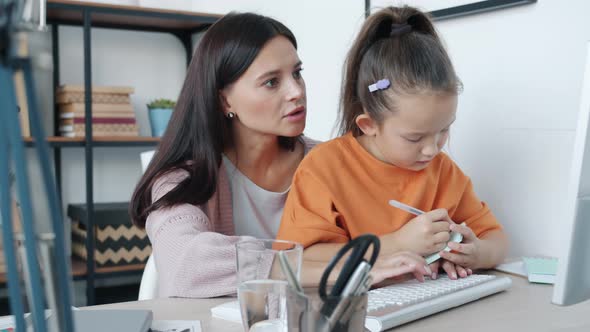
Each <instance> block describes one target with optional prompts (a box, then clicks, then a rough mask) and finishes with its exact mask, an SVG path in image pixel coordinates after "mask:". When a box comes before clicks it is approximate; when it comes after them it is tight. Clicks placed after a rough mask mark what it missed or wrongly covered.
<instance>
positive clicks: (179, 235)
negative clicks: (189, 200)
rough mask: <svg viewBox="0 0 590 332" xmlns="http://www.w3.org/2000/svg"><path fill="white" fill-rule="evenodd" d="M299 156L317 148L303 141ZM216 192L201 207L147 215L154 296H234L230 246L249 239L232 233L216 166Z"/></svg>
mask: <svg viewBox="0 0 590 332" xmlns="http://www.w3.org/2000/svg"><path fill="white" fill-rule="evenodd" d="M304 142H305V153H307V152H308V151H309V150H310V149H311V148H312V147H313V146H315V145H316V144H317V142H316V141H314V140H311V139H309V138H306V137H304ZM218 174H219V176H218V183H217V191H216V192H215V194H214V195H213V197H211V199H209V201H208V202H207V203H206V204H204V205H201V206H195V205H191V204H180V205H176V206H174V207H172V208H167V209H160V210H157V211H154V212H152V213H150V214H149V216H148V218H147V220H146V225H145V228H146V231H147V234H148V237H149V239H150V241H151V243H152V248H153V256H154V259H155V262H156V269H157V271H158V296H159V297H192V298H206V297H215V296H223V295H230V294H235V293H236V283H237V275H236V252H235V244H236V243H237V242H239V241H241V240H247V239H253V238H252V237H249V236H236V235H235V234H234V224H233V214H232V197H231V192H230V188H229V182H228V179H227V175H226V172H225V169H224V166H223V165H221V167H220V170H219V173H218ZM187 176H188V173H187V172H186V171H184V170H178V171H175V172H172V173H170V174H167V175H166V176H163V177H161V178H160V179H158V180H157V181H156V183H155V184H154V186H153V189H152V200H153V201H155V200H157V199H159V198H160V197H162V196H163V195H164V194H166V193H167V192H169V191H170V190H172V189H174V188H175V187H176V186H177V185H178V183H179V182H180V181H182V180H183V179H184V178H186V177H187Z"/></svg>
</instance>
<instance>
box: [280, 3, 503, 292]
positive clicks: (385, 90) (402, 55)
mask: <svg viewBox="0 0 590 332" xmlns="http://www.w3.org/2000/svg"><path fill="white" fill-rule="evenodd" d="M346 61H347V62H346V72H345V77H344V82H343V95H342V104H341V112H340V134H341V135H342V136H341V137H339V138H337V139H334V140H332V141H330V142H327V143H324V144H321V145H320V146H318V147H316V148H315V149H314V150H313V151H311V152H310V153H309V154H308V155H307V156H306V157H305V158H304V160H303V161H302V162H301V164H300V165H299V168H298V169H297V171H296V173H295V175H294V178H293V184H292V186H291V191H290V193H289V197H288V199H287V202H286V206H285V209H284V214H283V217H282V220H281V226H280V228H279V233H278V238H280V239H287V240H293V241H298V242H301V243H302V244H303V245H304V246H305V248H306V250H305V254H304V259H305V260H317V261H327V260H328V259H329V258H330V257H331V256H332V254H333V253H334V252H335V251H336V250H337V249H338V248H339V247H341V246H342V245H341V244H338V243H345V242H347V241H349V240H350V239H352V238H355V237H357V236H359V235H361V234H363V233H374V234H377V235H379V236H380V238H381V242H382V255H381V256H383V257H386V256H387V255H388V254H391V253H395V252H400V251H410V252H413V253H417V254H419V255H421V256H426V255H430V254H433V253H437V252H440V256H441V258H442V260H439V261H437V262H435V263H433V264H432V265H431V266H430V269H431V270H432V272H431V277H432V278H436V276H437V271H438V270H439V266H442V268H443V269H444V270H445V271H446V272H447V274H448V275H449V277H450V278H451V279H456V278H457V277H458V276H459V277H466V276H467V275H469V274H471V273H472V270H473V269H479V268H490V267H493V266H494V265H496V264H498V263H500V262H501V261H502V260H503V258H504V256H505V254H506V250H507V238H506V236H505V234H504V233H503V232H502V227H501V226H500V224H499V223H498V221H497V220H496V218H495V217H494V216H493V214H492V212H491V211H490V209H489V208H488V206H487V205H486V204H485V203H483V202H481V201H480V200H479V199H478V198H477V196H476V195H475V192H474V190H473V186H472V183H471V181H470V179H469V178H468V177H467V176H466V175H465V174H464V173H463V172H462V171H461V169H459V167H458V166H457V165H456V164H455V163H454V162H453V161H452V160H451V159H450V158H449V157H448V156H447V155H446V154H444V153H443V152H441V149H442V148H443V146H444V145H445V143H446V141H447V139H448V136H449V129H450V126H451V124H452V123H453V122H454V121H455V118H456V109H457V94H458V92H459V90H460V87H461V82H460V81H459V79H458V78H457V75H456V74H455V70H454V69H453V65H452V64H451V61H450V59H449V56H448V54H447V52H446V50H445V49H444V47H443V45H442V43H441V41H440V39H439V37H438V35H437V33H436V31H435V29H434V27H433V25H432V22H431V21H430V20H429V18H428V17H427V16H426V15H425V14H424V13H422V12H420V11H418V10H417V9H414V8H411V7H403V8H396V7H389V8H385V9H383V10H381V11H379V12H377V13H375V14H373V15H371V16H370V17H369V18H368V19H367V21H366V22H365V24H364V26H363V28H362V31H361V32H360V34H359V36H358V37H357V39H356V41H355V43H354V45H353V47H352V49H351V51H350V53H349V54H348V58H347V60H346ZM391 199H395V200H397V201H400V202H403V203H405V204H407V205H410V206H412V207H415V208H417V209H420V210H423V211H429V212H427V213H425V214H423V215H420V216H418V217H416V216H414V215H412V214H410V213H408V212H406V211H403V210H400V209H397V208H394V207H392V206H390V205H389V204H388V202H389V200H391ZM462 223H465V224H464V225H461V224H462ZM449 231H454V232H458V233H461V234H462V235H463V242H462V243H460V244H458V243H449V247H450V248H451V249H452V250H453V251H452V252H446V251H442V249H444V248H445V247H446V245H447V241H449ZM304 267H305V265H304ZM304 274H305V271H304ZM376 281H379V280H376Z"/></svg>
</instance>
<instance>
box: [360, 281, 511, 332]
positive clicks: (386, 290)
mask: <svg viewBox="0 0 590 332" xmlns="http://www.w3.org/2000/svg"><path fill="white" fill-rule="evenodd" d="M511 285H512V280H510V278H508V277H497V276H493V275H483V274H473V275H470V276H469V277H467V278H460V279H458V280H451V279H449V277H447V276H446V275H444V274H443V275H440V276H439V277H438V278H437V279H436V280H430V279H427V280H426V281H425V282H423V283H421V282H419V281H417V280H411V281H407V282H405V283H401V284H395V285H391V286H387V287H383V288H379V289H374V290H372V291H370V292H369V306H368V309H367V321H366V324H365V326H366V327H367V328H368V329H369V330H371V331H372V332H374V331H383V330H386V329H390V328H392V327H394V326H398V325H401V324H404V323H407V322H410V321H413V320H416V319H418V318H422V317H424V316H428V315H431V314H434V313H437V312H440V311H443V310H446V309H449V308H453V307H457V306H460V305H462V304H464V303H467V302H471V301H475V300H477V299H480V298H482V297H484V296H488V295H491V294H494V293H497V292H500V291H503V290H505V289H508V288H509V287H510V286H511Z"/></svg>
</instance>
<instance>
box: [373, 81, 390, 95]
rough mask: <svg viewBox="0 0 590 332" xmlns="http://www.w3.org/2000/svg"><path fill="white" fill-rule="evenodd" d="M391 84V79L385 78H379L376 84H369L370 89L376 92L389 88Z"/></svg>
mask: <svg viewBox="0 0 590 332" xmlns="http://www.w3.org/2000/svg"><path fill="white" fill-rule="evenodd" d="M390 85H391V83H389V80H388V79H386V78H384V79H382V80H378V81H377V83H375V84H371V85H369V91H370V92H375V91H377V90H385V89H387V88H389V86H390Z"/></svg>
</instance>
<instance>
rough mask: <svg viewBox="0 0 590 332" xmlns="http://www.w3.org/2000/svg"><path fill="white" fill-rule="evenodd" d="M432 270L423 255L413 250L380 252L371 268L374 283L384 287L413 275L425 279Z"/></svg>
mask: <svg viewBox="0 0 590 332" xmlns="http://www.w3.org/2000/svg"><path fill="white" fill-rule="evenodd" d="M431 274H432V271H431V270H430V268H429V267H428V265H427V264H426V261H425V260H424V258H422V257H421V256H419V255H417V254H415V253H412V252H407V251H406V252H397V253H394V254H388V255H384V254H380V255H379V258H377V261H376V262H375V265H374V266H373V268H372V269H371V277H372V278H373V283H372V285H373V286H375V287H382V286H385V285H387V284H391V283H395V282H400V281H404V280H407V279H410V278H411V276H412V275H414V277H416V279H418V280H420V281H424V276H425V275H431Z"/></svg>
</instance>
